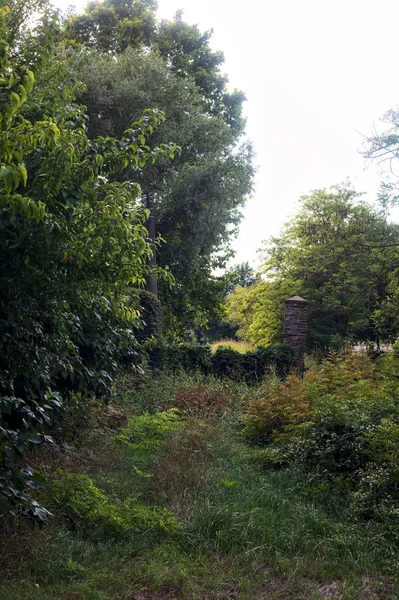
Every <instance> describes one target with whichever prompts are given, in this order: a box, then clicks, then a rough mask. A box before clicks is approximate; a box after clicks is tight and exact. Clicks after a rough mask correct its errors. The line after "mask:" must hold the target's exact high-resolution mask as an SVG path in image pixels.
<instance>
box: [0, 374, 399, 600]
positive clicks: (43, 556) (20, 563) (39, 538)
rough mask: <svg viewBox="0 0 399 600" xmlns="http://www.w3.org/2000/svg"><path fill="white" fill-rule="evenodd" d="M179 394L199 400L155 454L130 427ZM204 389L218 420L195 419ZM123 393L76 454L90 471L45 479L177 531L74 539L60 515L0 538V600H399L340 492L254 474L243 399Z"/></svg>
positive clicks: (84, 534) (150, 386) (160, 388)
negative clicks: (159, 514)
mask: <svg viewBox="0 0 399 600" xmlns="http://www.w3.org/2000/svg"><path fill="white" fill-rule="evenodd" d="M182 389H185V390H188V391H190V390H191V392H192V393H191V392H190V393H188V394H187V395H186V396H185V398H186V401H187V402H188V401H189V399H190V398H195V407H194V408H195V410H193V411H189V410H187V412H186V413H185V414H184V415H182V419H181V426H180V427H178V428H177V429H173V430H170V431H169V433H167V434H165V435H164V433H163V434H162V436H163V437H162V438H161V437H160V438H159V440H154V443H153V444H152V445H151V444H147V445H145V444H144V445H143V444H140V443H139V442H140V440H139V437H138V434H137V431H138V429H137V428H138V427H140V428H141V429H140V432H143V431H144V429H143V428H144V427H147V426H148V427H152V429H151V432H152V435H153V433H154V431H155V430H156V428H155V429H154V426H153V425H151V423H152V421H151V418H152V417H151V416H150V417H145V419H142V420H137V419H136V421H135V420H134V419H135V417H134V416H133V417H132V415H134V414H137V413H145V414H150V415H151V414H152V415H154V418H155V421H154V423H156V422H157V421H156V419H157V417H156V414H157V412H158V411H162V410H164V409H165V408H166V407H169V406H173V403H174V398H175V396H176V394H177V392H178V391H179V390H182ZM204 389H205V390H211V391H212V398H217V395H218V393H220V394H223V402H224V399H225V398H228V402H227V405H226V406H225V405H224V404H223V410H220V411H219V410H218V411H213V412H210V413H201V411H198V410H197V408H198V406H200V395H201V393H204V392H201V390H204ZM118 390H119V391H118V393H119V394H120V398H119V407H118V409H117V411H116V412H117V415H118V420H117V422H116V421H115V418H114V417H115V416H112V415H113V413H112V410H113V409H112V408H109V409H104V411H103V413H101V412H100V413H99V414H98V415H97V417H96V419H97V420H96V422H95V424H93V426H92V428H91V430H90V435H88V436H87V441H85V440H83V441H81V442H80V446H79V447H78V448H77V449H76V455H77V456H78V457H84V460H83V458H77V459H76V462H75V463H74V462H73V461H72V460H71V459H70V458H69V459H68V458H66V457H65V453H64V455H63V453H62V452H59V453H58V454H57V456H58V461H59V464H58V465H56V464H54V465H53V470H54V469H55V468H56V466H61V467H63V468H65V466H67V467H68V469H69V470H75V471H77V472H84V473H86V474H88V475H89V476H90V477H91V478H92V479H93V481H94V483H95V485H96V486H98V488H99V489H101V490H102V491H103V493H104V494H106V495H107V498H109V499H110V501H112V499H115V502H116V503H117V502H122V501H123V500H124V499H125V498H126V497H135V498H136V499H137V500H138V501H140V502H141V503H143V504H144V505H145V504H153V503H157V504H158V505H159V507H160V508H166V509H169V510H170V511H172V513H173V514H174V515H175V516H176V517H177V519H178V520H179V522H180V524H181V527H180V529H179V530H173V531H171V532H170V533H166V534H165V535H164V536H156V535H154V534H153V532H152V531H151V529H150V528H148V529H147V530H140V531H135V532H134V533H132V534H131V535H125V536H123V537H119V538H116V537H113V536H112V535H105V534H104V535H103V536H102V537H101V535H98V532H94V531H92V532H91V531H90V528H88V527H87V526H86V527H83V526H80V525H79V523H76V524H75V528H74V529H71V528H70V526H69V524H68V521H66V520H65V519H64V517H63V513H62V508H59V507H57V506H56V505H54V507H53V512H54V517H53V519H52V520H51V521H50V523H49V524H48V525H47V526H45V527H44V528H43V529H42V530H40V531H39V530H38V531H35V532H34V533H30V532H28V531H26V530H24V529H23V528H22V529H21V531H16V532H15V533H14V534H13V535H12V536H11V537H10V536H9V537H3V539H2V543H3V547H2V550H1V551H0V554H1V557H0V558H1V561H0V600H13V599H15V600H39V599H40V600H50V599H51V600H54V599H60V600H111V599H112V600H115V599H119V600H133V599H134V600H145V599H147V600H161V599H162V600H172V598H175V599H182V600H184V599H185V600H230V599H232V598H233V599H241V600H265V599H266V598H267V599H268V600H277V599H279V600H281V599H285V600H294V599H297V598H302V599H303V600H304V599H309V600H323V599H324V600H327V599H329V598H330V599H332V598H340V599H341V600H363V598H368V599H370V600H371V599H375V600H377V599H385V600H389V599H391V600H393V599H394V598H397V597H399V588H398V586H397V583H396V581H395V578H396V576H397V575H398V572H399V562H398V558H397V557H398V548H397V547H396V546H395V544H394V543H393V542H392V541H389V539H388V538H387V537H385V535H384V530H383V527H381V525H380V524H378V523H376V522H373V521H369V522H366V521H360V520H358V521H356V520H354V519H353V517H352V516H351V514H350V512H349V510H348V503H347V498H346V494H345V491H343V490H341V491H339V490H337V491H336V490H334V489H332V488H326V487H323V486H320V487H319V488H317V489H312V490H310V489H309V488H308V487H307V485H306V483H305V478H304V476H303V473H301V472H300V471H299V470H298V469H294V468H289V469H281V470H279V471H265V470H264V469H263V468H262V466H261V465H260V464H259V463H258V462H256V461H255V460H253V456H254V454H255V451H254V449H252V448H251V447H249V446H248V445H247V444H246V443H245V440H244V438H243V437H242V434H241V431H240V426H239V423H240V421H239V418H238V417H239V414H240V408H241V403H242V399H243V397H244V396H245V394H247V393H248V388H246V386H243V385H241V384H236V383H232V382H221V381H220V380H215V379H213V378H205V377H203V376H197V375H190V376H187V375H185V374H177V375H172V376H171V375H168V376H163V375H161V376H159V377H156V378H153V379H142V380H141V383H140V385H137V379H134V378H133V377H132V376H126V377H125V378H124V379H123V380H121V381H120V382H119V386H118ZM252 393H256V390H252ZM207 397H208V396H207ZM148 411H149V413H148ZM108 412H109V414H108ZM123 415H124V418H122V417H123ZM111 416H112V418H111ZM132 419H133V420H132ZM129 423H133V424H134V423H135V425H134V426H133V425H129ZM121 426H122V427H123V428H124V430H125V431H128V429H129V427H131V432H132V436H131V437H129V436H128V435H127V434H126V433H125V434H124V435H125V437H126V439H128V440H130V442H131V443H121V441H120V436H119V435H118V428H120V427H121ZM134 432H136V434H134ZM135 435H136V437H135ZM140 435H141V434H140ZM122 437H123V436H122ZM105 439H106V440H107V442H106V443H104V440H105ZM151 439H152V438H151ZM155 442H156V443H155ZM110 457H112V459H110ZM99 527H101V525H99Z"/></svg>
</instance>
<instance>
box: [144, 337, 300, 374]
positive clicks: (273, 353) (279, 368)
mask: <svg viewBox="0 0 399 600" xmlns="http://www.w3.org/2000/svg"><path fill="white" fill-rule="evenodd" d="M293 357H294V353H293V350H292V349H291V348H290V347H289V346H284V345H274V346H267V347H259V348H257V349H256V350H254V351H253V352H247V353H246V354H241V353H239V352H237V351H236V350H233V349H232V348H223V347H220V348H218V349H217V350H216V352H215V353H214V354H212V353H211V349H210V346H206V345H201V344H175V345H166V344H165V345H159V346H157V347H155V348H153V349H152V350H150V351H149V365H150V367H151V368H152V369H153V370H156V371H172V372H173V371H178V370H180V369H182V370H184V371H188V372H190V371H191V372H193V371H200V372H201V373H204V374H213V375H215V376H216V377H222V378H224V377H229V378H231V379H235V380H241V381H246V382H247V383H256V382H258V381H261V380H262V378H263V377H264V376H265V374H266V373H267V371H268V370H270V369H275V371H276V373H277V375H278V376H279V377H280V378H282V379H283V378H284V377H286V376H287V375H288V373H289V371H290V368H291V365H292V361H293Z"/></svg>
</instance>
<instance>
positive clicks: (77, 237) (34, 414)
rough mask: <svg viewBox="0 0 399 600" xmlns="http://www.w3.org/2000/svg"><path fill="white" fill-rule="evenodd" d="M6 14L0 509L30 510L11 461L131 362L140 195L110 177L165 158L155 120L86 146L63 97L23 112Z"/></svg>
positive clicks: (22, 474) (26, 78)
mask: <svg viewBox="0 0 399 600" xmlns="http://www.w3.org/2000/svg"><path fill="white" fill-rule="evenodd" d="M6 15H7V11H6V10H5V9H0V40H1V41H0V47H1V52H0V213H1V219H0V251H1V257H2V260H1V264H0V512H1V511H3V510H5V511H7V510H8V509H9V508H11V507H12V505H15V504H17V505H18V504H25V505H26V504H27V505H29V497H28V496H27V495H26V494H25V491H24V490H25V486H26V485H31V484H32V485H33V483H34V482H33V480H32V478H31V475H32V473H31V472H30V471H29V470H28V469H20V460H21V457H22V456H23V455H24V453H26V452H27V451H29V449H30V448H31V447H32V445H36V444H38V443H40V442H41V441H43V439H45V435H44V433H45V427H46V425H48V424H49V423H50V422H51V416H52V414H53V412H54V410H55V409H56V408H57V407H58V408H59V405H60V400H61V399H62V398H64V399H65V398H67V397H68V396H69V395H70V394H71V393H72V392H83V393H84V394H88V393H91V394H95V395H97V396H104V395H106V394H107V393H109V391H110V385H111V382H112V378H113V377H114V375H115V374H116V373H117V371H118V368H119V367H120V366H121V365H122V364H123V363H125V362H129V363H132V362H133V361H134V360H135V359H136V357H137V346H138V344H137V339H136V338H137V336H136V334H135V331H136V329H137V328H138V327H139V326H140V309H139V301H138V294H137V292H136V289H137V288H138V287H140V286H143V285H144V283H145V277H146V274H147V272H148V259H149V256H150V253H151V248H150V245H149V244H148V241H147V231H146V229H145V227H144V223H145V220H146V218H147V212H146V210H145V208H144V207H143V206H142V205H141V203H140V202H139V200H138V197H139V193H140V188H139V186H138V185H137V184H133V183H131V182H122V181H118V178H119V174H120V173H122V172H123V171H124V169H126V168H130V169H133V168H134V169H135V170H136V171H138V170H139V169H140V168H142V167H140V165H143V164H145V163H146V161H147V160H149V161H153V160H157V159H162V157H163V156H164V155H168V154H169V153H170V152H173V150H174V146H173V145H168V146H162V147H160V148H153V149H150V147H149V146H148V141H149V138H150V135H151V132H153V131H154V130H155V129H156V128H157V127H158V125H159V124H160V123H161V122H162V120H163V115H162V114H160V113H157V112H152V113H150V112H146V113H145V115H144V116H143V117H142V119H140V120H138V121H136V122H135V123H133V124H132V125H131V126H130V127H128V128H127V129H126V131H125V133H124V134H123V136H122V137H121V138H120V139H114V138H110V137H107V138H104V137H102V138H98V139H93V140H88V138H87V134H86V131H85V118H84V111H83V107H80V106H78V105H76V104H75V103H71V104H68V103H67V102H66V101H65V99H66V98H68V97H71V98H73V90H71V91H70V92H68V93H65V97H64V96H61V97H62V98H63V99H64V103H61V102H58V103H56V104H55V105H54V106H53V107H52V111H53V113H52V114H51V113H50V114H49V113H48V111H47V110H44V109H43V107H39V110H35V107H34V106H33V105H31V106H29V103H30V98H31V97H32V96H33V89H34V84H35V73H34V72H33V71H32V70H31V69H30V68H29V65H30V61H29V60H28V64H25V63H24V62H23V60H22V59H21V56H12V55H10V52H9V47H8V44H7V38H6V37H5V35H6V33H5V31H6V30H5V17H6ZM54 23H56V15H54ZM46 29H47V28H46V27H44V29H43V33H44V34H46ZM48 32H49V33H48V35H49V39H48V40H46V43H45V44H43V45H42V49H41V60H40V61H37V60H36V58H37V57H35V64H36V65H37V66H38V65H41V68H42V70H43V71H44V70H47V66H48V68H50V69H51V64H50V63H51V60H50V58H52V56H53V55H52V53H51V48H50V46H51V40H52V39H53V33H54V28H53V27H49V30H48ZM1 34H3V36H4V37H2V36H1ZM48 48H49V50H48ZM62 75H63V71H62V69H60V70H59V71H58V79H56V80H54V78H52V79H51V80H50V82H49V85H50V86H55V87H57V86H58V85H61V83H62V80H63V77H62ZM38 79H41V80H42V81H44V80H45V78H44V77H43V76H42V77H39V78H38ZM64 84H65V82H64ZM38 97H39V98H40V97H41V95H40V93H39V94H38ZM28 114H30V115H31V118H30V119H28V118H27V115H28ZM35 510H36V509H35ZM35 515H36V516H39V517H40V513H38V512H37V510H36V513H35Z"/></svg>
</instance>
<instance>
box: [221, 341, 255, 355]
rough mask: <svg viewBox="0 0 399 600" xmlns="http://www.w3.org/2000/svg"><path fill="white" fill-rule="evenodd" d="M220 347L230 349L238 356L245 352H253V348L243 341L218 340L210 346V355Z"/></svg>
mask: <svg viewBox="0 0 399 600" xmlns="http://www.w3.org/2000/svg"><path fill="white" fill-rule="evenodd" d="M221 346H222V347H223V348H232V350H235V351H236V352H239V353H240V354H245V353H246V352H251V351H252V350H255V346H253V345H252V344H250V343H249V342H244V341H243V340H218V341H217V342H214V343H213V344H212V345H211V351H212V353H214V352H216V350H217V349H218V348H220V347H221Z"/></svg>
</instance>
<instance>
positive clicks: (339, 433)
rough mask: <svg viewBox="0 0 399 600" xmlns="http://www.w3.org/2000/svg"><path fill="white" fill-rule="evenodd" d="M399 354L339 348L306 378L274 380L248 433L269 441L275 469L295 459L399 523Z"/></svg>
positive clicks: (255, 406) (368, 513) (253, 410)
mask: <svg viewBox="0 0 399 600" xmlns="http://www.w3.org/2000/svg"><path fill="white" fill-rule="evenodd" d="M397 373H398V369H397V357H396V356H395V354H394V353H393V354H392V355H390V356H389V357H384V358H383V359H381V360H380V361H378V360H377V361H375V362H373V361H371V360H370V359H369V358H368V357H367V356H365V355H359V354H354V353H347V354H344V355H338V354H334V355H331V356H330V357H329V358H328V359H327V360H325V361H323V362H322V363H321V364H320V365H319V366H316V365H313V366H312V368H311V369H309V370H308V371H307V372H306V373H305V375H304V378H303V380H299V379H296V378H294V377H293V376H290V377H289V378H288V379H287V381H286V383H281V382H278V381H276V380H273V379H269V380H266V381H265V383H264V385H263V392H264V394H263V397H262V398H260V399H255V400H251V401H250V402H249V404H248V406H247V408H246V413H245V415H244V417H243V420H244V423H245V428H244V432H245V433H246V434H247V436H248V437H249V438H250V439H251V440H253V441H257V442H263V443H266V444H268V447H267V448H266V449H265V451H264V452H263V455H262V454H261V455H259V457H258V459H259V461H260V462H263V464H264V466H266V467H268V468H276V467H278V466H279V465H284V464H286V463H287V462H295V463H296V464H297V465H299V466H300V468H301V469H302V470H305V472H306V473H307V474H308V475H307V476H308V479H309V482H310V483H312V482H314V483H315V484H317V485H318V484H320V482H326V483H329V484H332V485H338V486H340V487H342V488H344V489H345V490H346V491H347V493H349V495H350V499H351V503H352V509H353V511H354V512H355V513H356V514H358V515H363V516H365V517H378V518H381V517H382V516H383V517H384V518H388V517H389V519H390V520H392V519H393V520H394V521H395V522H396V523H398V524H399V390H398V386H397Z"/></svg>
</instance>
